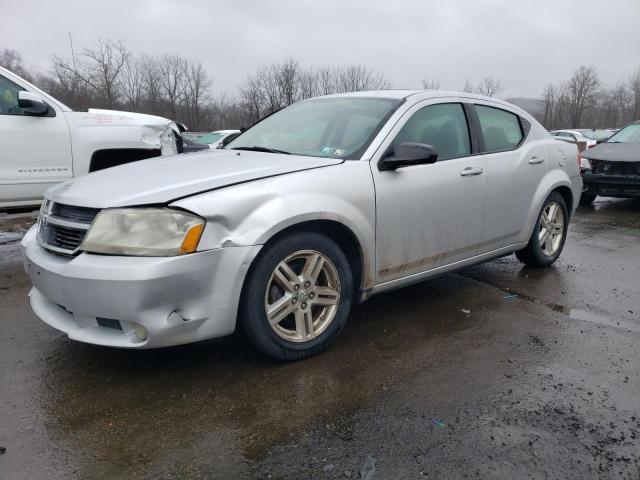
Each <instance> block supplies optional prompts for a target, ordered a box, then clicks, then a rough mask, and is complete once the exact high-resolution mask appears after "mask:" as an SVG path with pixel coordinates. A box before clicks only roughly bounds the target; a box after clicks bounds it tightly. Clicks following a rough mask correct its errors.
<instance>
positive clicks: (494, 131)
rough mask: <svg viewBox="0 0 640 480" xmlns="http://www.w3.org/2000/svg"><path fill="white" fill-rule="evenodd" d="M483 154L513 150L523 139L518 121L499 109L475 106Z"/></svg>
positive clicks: (515, 116)
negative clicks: (482, 143)
mask: <svg viewBox="0 0 640 480" xmlns="http://www.w3.org/2000/svg"><path fill="white" fill-rule="evenodd" d="M475 107H476V111H477V112H478V118H479V120H480V129H481V130H482V135H483V137H484V145H485V150H484V151H485V152H500V151H504V150H513V149H514V148H516V147H517V146H518V145H520V142H522V139H523V138H524V135H523V132H522V127H521V125H520V119H519V118H518V116H517V115H516V114H514V113H511V112H507V111H506V110H502V109H500V108H495V107H487V106H485V105H476V106H475Z"/></svg>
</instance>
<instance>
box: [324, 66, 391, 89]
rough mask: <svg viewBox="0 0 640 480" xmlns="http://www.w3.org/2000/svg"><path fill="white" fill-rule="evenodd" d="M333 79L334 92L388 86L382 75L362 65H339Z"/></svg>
mask: <svg viewBox="0 0 640 480" xmlns="http://www.w3.org/2000/svg"><path fill="white" fill-rule="evenodd" d="M333 79H334V90H335V92H336V93H341V92H360V91H363V90H384V89H385V88H389V87H390V84H389V82H388V81H387V80H386V78H385V77H384V75H382V74H379V73H376V72H374V71H372V70H371V69H369V68H367V67H365V66H363V65H347V66H345V67H339V68H337V69H336V70H335V72H334V75H333Z"/></svg>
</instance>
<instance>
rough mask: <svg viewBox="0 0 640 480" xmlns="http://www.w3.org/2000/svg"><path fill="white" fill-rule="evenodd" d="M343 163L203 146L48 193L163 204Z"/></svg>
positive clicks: (97, 203) (82, 200)
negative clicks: (199, 148) (225, 188)
mask: <svg viewBox="0 0 640 480" xmlns="http://www.w3.org/2000/svg"><path fill="white" fill-rule="evenodd" d="M342 162H343V160H340V159H333V158H319V157H303V156H298V155H284V154H274V153H262V152H247V151H242V152H240V151H233V150H206V151H204V150H203V151H202V152H196V153H189V154H183V155H174V156H170V157H156V158H150V159H148V160H142V161H139V162H134V163H129V164H126V165H121V166H119V167H113V168H108V169H106V170H100V171H98V172H95V173H90V174H89V175H86V176H84V177H80V178H78V179H75V180H70V181H68V182H64V183H61V184H59V185H57V186H55V187H53V188H51V189H49V190H48V191H47V193H46V195H45V197H46V198H48V199H50V200H52V201H54V202H59V203H65V204H69V205H77V206H83V207H93V208H108V207H124V206H134V205H150V204H163V203H168V202H170V201H172V200H176V199H178V198H184V197H188V196H191V195H194V194H197V193H201V192H205V191H209V190H215V189H218V188H222V187H225V186H229V185H235V184H238V183H244V182H248V181H251V180H258V179H261V178H266V177H272V176H275V175H282V174H285V173H292V172H298V171H301V170H308V169H313V168H319V167H326V166H330V165H337V164H340V163H342Z"/></svg>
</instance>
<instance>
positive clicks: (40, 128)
mask: <svg viewBox="0 0 640 480" xmlns="http://www.w3.org/2000/svg"><path fill="white" fill-rule="evenodd" d="M21 90H27V89H26V88H24V87H22V86H20V85H19V84H18V83H16V82H14V81H12V80H10V79H9V78H7V77H6V76H4V75H2V74H0V206H19V205H26V204H34V203H37V202H38V201H39V200H40V199H42V196H43V194H44V191H45V190H46V189H47V188H48V187H50V186H51V185H53V184H55V183H58V182H60V181H62V180H66V179H69V178H71V177H72V168H71V166H72V160H71V140H70V138H69V128H68V126H67V121H66V118H65V116H64V113H63V112H62V111H58V110H56V108H57V107H55V106H53V105H50V108H49V113H48V114H47V115H45V116H41V117H34V116H28V115H26V114H25V112H24V110H23V109H22V108H20V106H19V105H18V92H19V91H21ZM44 100H45V101H46V99H44Z"/></svg>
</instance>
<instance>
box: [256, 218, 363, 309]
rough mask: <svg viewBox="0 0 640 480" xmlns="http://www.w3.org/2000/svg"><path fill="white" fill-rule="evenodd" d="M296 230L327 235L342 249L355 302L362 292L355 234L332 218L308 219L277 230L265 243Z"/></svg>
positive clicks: (358, 252)
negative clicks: (345, 257) (351, 281)
mask: <svg viewBox="0 0 640 480" xmlns="http://www.w3.org/2000/svg"><path fill="white" fill-rule="evenodd" d="M296 232H314V233H321V234H323V235H327V236H328V237H329V238H331V239H332V240H333V241H334V242H336V243H337V244H338V245H339V246H340V248H342V251H343V252H344V254H345V255H346V256H347V261H348V262H349V267H350V268H351V273H352V275H353V286H354V288H353V294H354V301H356V303H357V302H358V300H359V298H360V296H361V295H360V293H361V292H362V278H363V277H362V276H363V268H364V266H363V261H362V248H361V247H360V243H359V242H358V239H357V238H356V236H355V234H354V233H353V232H352V231H351V230H350V229H349V228H348V227H346V226H345V225H343V224H342V223H340V222H336V221H334V220H309V221H307V222H302V223H297V224H295V225H292V226H290V227H287V228H285V229H284V230H281V231H279V232H278V233H276V234H275V235H274V236H273V237H271V238H270V239H269V240H268V241H267V242H266V244H268V243H270V242H272V241H274V240H276V239H278V238H281V237H283V236H285V235H290V234H294V233H296Z"/></svg>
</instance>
